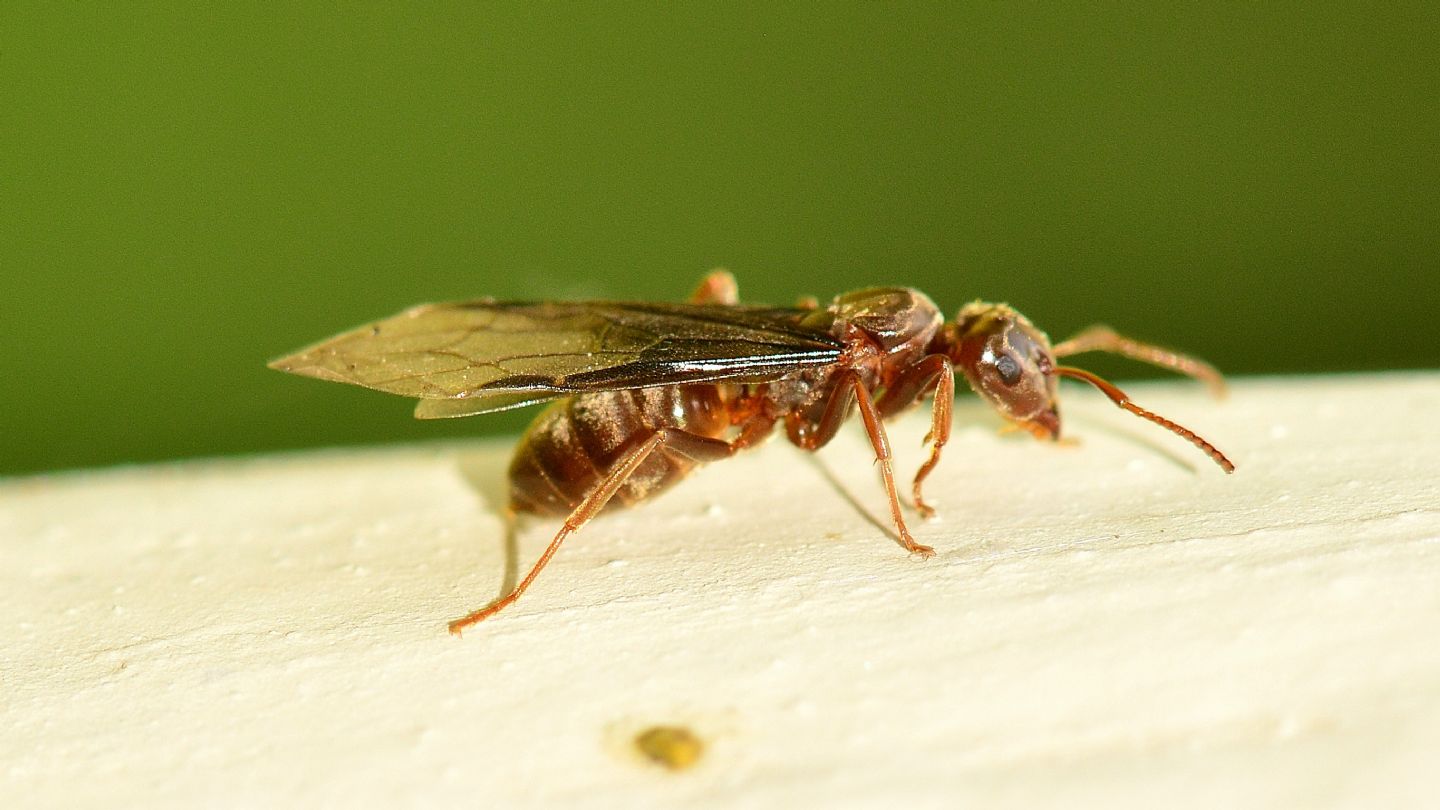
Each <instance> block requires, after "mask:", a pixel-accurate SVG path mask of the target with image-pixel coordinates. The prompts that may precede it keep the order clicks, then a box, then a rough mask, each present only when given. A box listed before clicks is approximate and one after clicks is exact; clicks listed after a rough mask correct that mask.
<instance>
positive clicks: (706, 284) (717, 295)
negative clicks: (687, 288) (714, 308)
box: [690, 269, 740, 306]
mask: <svg viewBox="0 0 1440 810" xmlns="http://www.w3.org/2000/svg"><path fill="white" fill-rule="evenodd" d="M690 303H692V304H725V305H727V306H734V305H736V304H738V303H740V285H739V284H737V283H736V282H735V275H734V274H733V273H731V272H730V271H729V270H721V269H717V270H711V271H710V272H709V273H706V274H705V278H704V279H702V280H701V281H700V286H699V287H696V288H695V292H693V293H690Z"/></svg>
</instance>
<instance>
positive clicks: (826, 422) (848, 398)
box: [785, 369, 935, 557]
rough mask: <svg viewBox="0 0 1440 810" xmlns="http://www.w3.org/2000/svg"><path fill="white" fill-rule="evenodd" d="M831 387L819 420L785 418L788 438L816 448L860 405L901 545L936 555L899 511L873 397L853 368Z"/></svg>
mask: <svg viewBox="0 0 1440 810" xmlns="http://www.w3.org/2000/svg"><path fill="white" fill-rule="evenodd" d="M834 380H835V382H834V386H835V387H834V389H833V390H832V392H831V394H830V399H829V401H827V402H826V403H825V412H824V413H823V414H822V415H821V417H820V421H819V422H818V423H815V424H813V425H807V424H805V423H804V422H803V420H802V419H801V418H800V417H799V416H797V415H794V414H792V415H791V416H790V417H789V418H787V420H786V425H785V427H786V429H787V433H788V434H789V436H790V441H792V442H794V443H795V444H796V445H798V446H800V447H802V448H804V449H806V450H816V449H818V448H820V447H822V446H824V445H825V444H826V443H827V442H829V441H830V439H832V438H834V436H835V434H836V432H838V431H839V428H840V423H842V422H844V421H845V418H846V417H847V416H849V415H850V406H851V405H852V404H855V405H859V406H860V419H861V421H863V422H864V423H865V435H867V436H868V437H869V438H870V446H871V447H872V448H874V450H875V460H876V461H877V462H879V464H880V477H881V478H882V479H884V481H885V492H886V494H887V495H889V497H890V517H891V519H893V520H894V521H895V531H896V532H897V533H898V534H899V535H900V545H902V546H904V547H905V550H906V551H908V552H910V553H911V554H919V555H920V556H921V557H933V556H935V549H933V548H931V547H930V546H926V545H921V544H920V543H917V542H915V538H914V537H913V536H911V534H910V529H909V528H908V527H907V526H906V525H905V516H904V515H903V514H901V512H900V495H899V493H898V492H897V491H896V489H895V469H894V465H893V464H892V463H891V460H890V459H891V454H890V440H889V439H888V438H887V437H886V436H885V426H884V425H882V424H881V422H880V411H879V409H878V408H876V407H875V400H874V399H873V398H872V397H871V396H870V391H869V389H867V388H866V387H865V383H864V381H862V380H861V379H860V375H859V373H857V372H856V371H855V370H854V369H846V370H845V371H842V372H840V373H839V374H837V375H836V376H835V378H834Z"/></svg>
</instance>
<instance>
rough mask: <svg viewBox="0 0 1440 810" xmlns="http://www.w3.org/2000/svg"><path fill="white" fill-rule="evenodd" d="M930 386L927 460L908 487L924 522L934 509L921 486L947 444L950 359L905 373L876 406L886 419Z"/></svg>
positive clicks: (928, 360)
mask: <svg viewBox="0 0 1440 810" xmlns="http://www.w3.org/2000/svg"><path fill="white" fill-rule="evenodd" d="M932 385H933V386H934V387H935V404H934V405H933V406H931V409H930V432H929V433H927V434H925V441H924V442H922V444H925V443H930V458H929V459H928V460H926V462H925V463H924V464H922V465H920V469H919V470H917V471H916V472H915V481H914V483H913V485H912V487H913V490H912V493H913V495H914V498H915V510H916V511H918V512H919V513H920V515H921V516H922V517H926V518H931V517H934V516H935V509H934V507H932V506H930V504H928V503H926V502H925V497H924V495H922V494H921V491H920V490H921V486H922V485H923V484H924V483H925V479H926V477H928V476H929V475H930V472H931V471H932V470H934V469H935V465H937V464H939V463H940V452H941V450H943V449H944V447H945V444H946V443H947V442H949V441H950V421H951V417H950V409H951V406H952V405H954V402H955V368H954V366H953V365H951V363H950V358H949V357H947V356H945V355H943V354H932V355H929V356H928V357H925V358H924V359H922V360H921V361H920V362H918V363H916V364H915V365H913V366H910V367H909V368H907V369H905V370H904V371H903V372H901V373H900V376H899V377H898V378H897V379H896V380H895V382H894V384H893V385H891V386H890V388H889V389H888V390H886V392H885V393H884V395H882V396H881V397H880V401H879V402H878V403H876V408H877V409H878V410H879V411H880V415H881V416H885V417H888V416H891V415H893V414H895V413H898V412H899V411H900V410H901V409H903V408H904V407H906V406H907V405H909V404H911V403H912V402H914V401H915V400H917V399H919V398H920V397H921V396H922V395H924V393H925V391H926V390H927V389H929V388H930V387H931V386H932Z"/></svg>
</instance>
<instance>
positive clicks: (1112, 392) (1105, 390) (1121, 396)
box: [1055, 366, 1235, 473]
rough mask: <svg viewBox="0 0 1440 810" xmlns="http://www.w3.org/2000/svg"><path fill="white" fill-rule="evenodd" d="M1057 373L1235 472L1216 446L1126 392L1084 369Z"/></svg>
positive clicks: (1060, 369)
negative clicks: (1091, 388) (1084, 384)
mask: <svg viewBox="0 0 1440 810" xmlns="http://www.w3.org/2000/svg"><path fill="white" fill-rule="evenodd" d="M1055 373H1056V374H1058V375H1060V376H1061V377H1070V378H1072V379H1076V380H1083V381H1084V382H1087V383H1090V384H1091V385H1093V386H1095V387H1096V388H1098V389H1100V392H1101V393H1102V394H1104V395H1105V396H1107V397H1109V398H1110V401H1111V402H1113V403H1115V404H1116V405H1119V406H1120V407H1121V408H1124V409H1125V410H1127V411H1129V412H1130V413H1133V414H1135V415H1136V416H1138V417H1140V418H1142V419H1149V420H1150V421H1151V422H1154V423H1155V424H1157V425H1159V426H1160V427H1163V428H1165V429H1166V430H1168V431H1170V432H1171V433H1174V434H1175V435H1177V436H1180V437H1182V438H1185V439H1188V440H1189V442H1190V443H1191V444H1193V445H1195V446H1196V447H1198V448H1200V449H1201V450H1202V451H1204V452H1205V454H1206V455H1208V456H1209V457H1210V458H1212V459H1214V461H1215V463H1216V464H1219V465H1220V469H1222V470H1224V471H1225V472H1227V473H1233V472H1235V465H1234V464H1232V463H1231V462H1230V459H1228V458H1226V457H1225V454H1224V453H1222V452H1220V450H1219V449H1218V448H1217V447H1215V445H1213V444H1211V443H1210V442H1207V441H1205V440H1204V439H1202V438H1200V437H1199V436H1198V435H1196V434H1195V432H1194V431H1193V430H1190V429H1189V428H1187V427H1184V426H1182V425H1177V424H1175V423H1174V422H1171V421H1170V420H1169V419H1166V418H1165V417H1163V416H1161V415H1159V414H1157V413H1153V412H1151V411H1147V410H1145V409H1144V408H1142V407H1140V406H1139V405H1136V404H1135V403H1133V402H1131V401H1130V397H1129V396H1127V395H1126V394H1125V392H1124V391H1121V390H1120V389H1119V388H1116V387H1115V386H1113V385H1111V384H1110V383H1108V382H1106V381H1105V380H1102V379H1101V378H1099V377H1097V376H1095V375H1094V374H1091V373H1090V372H1088V371H1085V370H1084V369H1079V368H1071V367H1070V366H1056V367H1055Z"/></svg>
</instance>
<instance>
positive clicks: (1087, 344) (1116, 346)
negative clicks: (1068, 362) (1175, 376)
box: [1051, 324, 1225, 397]
mask: <svg viewBox="0 0 1440 810" xmlns="http://www.w3.org/2000/svg"><path fill="white" fill-rule="evenodd" d="M1051 352H1052V353H1053V354H1054V355H1055V356H1056V357H1068V356H1070V355H1072V354H1082V353H1084V352H1109V353H1110V354H1118V355H1120V356H1121V357H1128V358H1130V359H1131V360H1139V361H1140V362H1142V363H1149V364H1150V365H1152V366H1159V367H1160V368H1166V369H1169V370H1171V371H1175V372H1178V373H1180V374H1184V375H1186V376H1189V377H1193V378H1195V379H1197V380H1200V381H1201V382H1203V383H1205V384H1206V385H1208V386H1210V392H1211V393H1212V394H1214V395H1215V396H1217V397H1223V396H1225V378H1224V377H1222V376H1220V372H1219V371H1218V370H1217V369H1216V368H1215V367H1214V366H1212V365H1210V364H1209V363H1207V362H1205V361H1204V360H1201V359H1199V358H1198V357H1191V356H1189V355H1185V354H1180V353H1179V352H1174V351H1171V350H1169V349H1165V348H1161V347H1159V346H1156V345H1154V344H1151V343H1141V342H1140V341H1138V340H1131V339H1130V338H1128V337H1125V336H1124V335H1121V334H1118V333H1117V332H1116V331H1115V330H1114V329H1111V328H1110V327H1108V326H1105V325H1104V324H1097V325H1095V326H1091V327H1089V328H1088V329H1082V330H1081V331H1080V332H1079V333H1078V334H1076V335H1075V336H1074V337H1072V338H1070V339H1069V340H1066V341H1064V342H1062V343H1057V344H1056V345H1055V347H1054V348H1052V349H1051Z"/></svg>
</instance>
